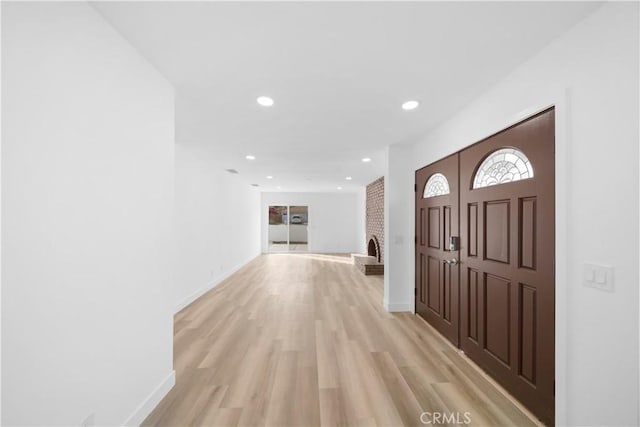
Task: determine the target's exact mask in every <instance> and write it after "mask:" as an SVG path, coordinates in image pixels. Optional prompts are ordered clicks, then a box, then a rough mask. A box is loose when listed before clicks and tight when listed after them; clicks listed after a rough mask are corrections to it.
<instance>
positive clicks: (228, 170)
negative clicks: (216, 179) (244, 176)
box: [225, 169, 238, 173]
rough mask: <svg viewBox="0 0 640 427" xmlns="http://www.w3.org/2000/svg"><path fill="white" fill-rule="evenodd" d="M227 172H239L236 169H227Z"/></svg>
mask: <svg viewBox="0 0 640 427" xmlns="http://www.w3.org/2000/svg"><path fill="white" fill-rule="evenodd" d="M225 170H226V171H227V172H229V173H238V171H237V170H235V169H225Z"/></svg>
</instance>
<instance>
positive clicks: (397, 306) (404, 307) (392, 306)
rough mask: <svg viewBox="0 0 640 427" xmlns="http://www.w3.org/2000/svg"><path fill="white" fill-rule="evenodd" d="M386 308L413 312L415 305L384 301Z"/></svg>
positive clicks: (391, 310) (392, 310) (394, 310)
mask: <svg viewBox="0 0 640 427" xmlns="http://www.w3.org/2000/svg"><path fill="white" fill-rule="evenodd" d="M384 309H385V310H387V311H389V312H409V313H413V305H412V304H409V303H390V302H388V301H385V302H384Z"/></svg>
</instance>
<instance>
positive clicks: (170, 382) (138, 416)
mask: <svg viewBox="0 0 640 427" xmlns="http://www.w3.org/2000/svg"><path fill="white" fill-rule="evenodd" d="M175 384H176V371H171V373H170V374H169V375H167V377H166V378H165V379H164V380H162V381H161V382H160V384H158V386H157V387H156V388H155V389H154V390H153V391H152V392H151V394H150V395H149V396H148V397H147V398H146V399H145V400H144V401H143V402H142V403H141V404H140V406H138V407H137V408H136V410H135V411H133V414H131V415H130V416H129V418H127V420H126V421H125V422H124V423H123V424H122V425H123V426H126V427H129V426H136V427H137V426H139V425H140V424H142V422H143V421H144V420H145V418H147V417H148V416H149V414H150V413H151V411H153V410H154V409H155V407H156V406H158V403H160V401H161V400H162V399H163V398H164V397H165V396H166V395H167V393H169V391H170V390H171V389H172V388H173V386H174V385H175Z"/></svg>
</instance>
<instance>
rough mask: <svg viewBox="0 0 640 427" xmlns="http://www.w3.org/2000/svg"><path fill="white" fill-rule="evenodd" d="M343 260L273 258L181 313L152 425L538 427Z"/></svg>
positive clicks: (379, 285) (378, 281) (376, 280)
mask: <svg viewBox="0 0 640 427" xmlns="http://www.w3.org/2000/svg"><path fill="white" fill-rule="evenodd" d="M382 298H383V281H382V277H380V276H378V277H375V276H364V275H362V273H360V272H359V271H358V270H357V269H356V267H354V266H353V265H352V264H351V263H350V257H349V256H346V255H344V254H272V255H263V256H260V257H258V258H256V259H255V260H253V261H252V262H251V263H249V264H248V265H246V266H245V267H243V268H242V269H240V270H239V271H238V272H237V273H235V274H234V275H232V276H231V277H229V278H227V279H226V280H225V281H224V282H223V283H221V284H220V285H219V286H218V287H216V288H215V289H214V290H212V291H210V292H208V293H207V294H205V295H203V296H202V297H201V298H199V299H198V300H197V301H195V302H194V303H193V304H191V305H190V306H188V307H186V308H185V309H184V310H182V311H181V312H180V313H178V314H176V316H175V325H174V326H175V328H174V368H175V370H176V385H175V387H174V388H173V389H172V390H171V391H170V392H169V393H168V394H167V396H166V397H165V398H164V400H163V401H162V402H161V403H160V404H159V405H158V406H157V407H156V408H155V410H154V411H153V412H152V413H151V414H150V415H149V417H147V419H146V420H145V421H144V423H143V425H144V426H235V425H238V426H256V425H273V426H284V425H290V426H294V425H299V426H316V425H323V426H343V425H362V426H374V425H386V426H389V425H393V426H396V425H420V424H421V421H420V416H421V415H422V414H423V413H425V412H427V413H428V414H444V415H447V416H448V417H449V418H442V419H441V421H440V422H437V423H433V425H454V424H455V423H452V422H451V421H452V418H450V417H451V416H454V415H456V414H458V415H457V416H458V419H460V417H462V416H463V414H464V413H468V414H469V416H470V418H471V421H472V422H471V424H472V425H518V426H526V425H535V424H539V422H538V421H537V420H533V419H531V418H530V417H529V415H528V414H527V413H525V411H522V410H521V409H520V407H519V405H516V404H514V402H513V401H512V400H511V399H509V398H507V397H506V395H505V394H503V393H504V391H503V390H499V389H498V387H497V386H496V385H495V384H494V383H492V382H491V381H488V380H487V379H486V377H484V376H483V375H482V374H481V373H480V372H479V371H478V369H477V368H476V367H474V366H472V365H471V362H470V361H469V360H468V359H466V358H465V357H464V356H463V355H461V354H460V353H459V352H457V351H456V350H455V349H454V348H453V347H452V346H451V345H450V344H448V342H447V341H445V340H444V339H443V338H442V337H441V336H440V335H439V334H437V333H436V332H435V331H434V329H433V328H431V327H430V326H429V325H428V324H426V323H425V322H424V321H423V320H422V319H421V318H419V317H417V316H415V315H413V314H410V313H388V312H387V311H386V310H384V308H383V307H382Z"/></svg>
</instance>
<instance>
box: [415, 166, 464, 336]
mask: <svg viewBox="0 0 640 427" xmlns="http://www.w3.org/2000/svg"><path fill="white" fill-rule="evenodd" d="M438 174H442V176H438ZM432 177H434V180H432V181H429V180H430V178H432ZM435 178H437V180H436V179H435ZM458 179H459V173H458V155H457V154H456V155H454V156H450V157H447V158H446V159H443V160H440V161H439V162H437V163H434V164H432V165H430V166H427V167H425V168H422V169H420V170H418V171H416V312H417V313H418V314H419V315H420V316H422V317H423V318H424V319H425V320H427V321H428V322H429V323H430V324H431V325H433V326H434V327H435V328H436V329H437V330H438V331H440V333H441V334H443V335H444V336H445V337H447V338H448V339H449V340H450V341H451V342H453V343H454V344H456V345H458V342H459V326H458V323H459V315H458V312H459V307H460V304H459V284H460V283H459V267H458V265H457V264H455V265H454V264H448V262H450V261H451V260H452V259H454V258H455V259H456V260H459V258H460V254H459V249H458V248H456V249H455V250H453V251H452V250H450V247H449V238H450V237H452V236H455V237H458V236H459V235H460V234H459V228H460V227H459V212H460V209H459V201H458V197H459V194H458V191H459V190H458ZM444 180H446V182H445V181H444ZM436 181H437V182H436ZM428 183H429V184H430V185H431V184H433V185H434V187H433V188H436V189H437V191H436V193H437V194H439V195H435V196H433V197H426V198H425V197H423V196H424V194H425V188H426V186H427V184H428ZM436 184H437V185H436ZM445 188H446V191H445V190H444V189H445ZM445 192H446V194H440V193H445Z"/></svg>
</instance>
